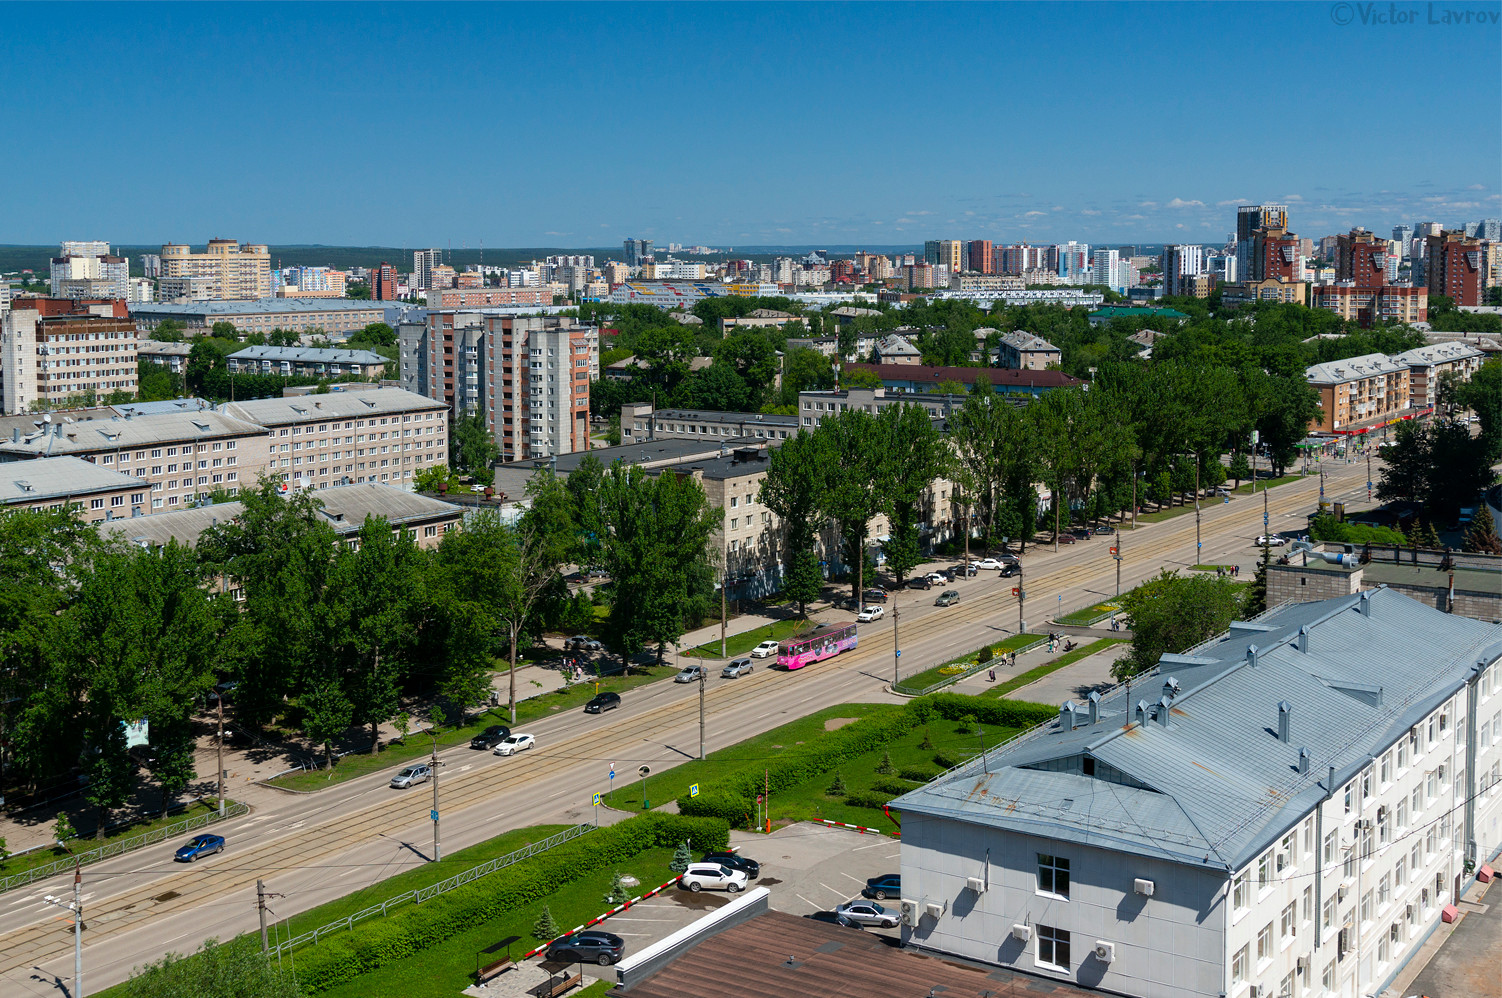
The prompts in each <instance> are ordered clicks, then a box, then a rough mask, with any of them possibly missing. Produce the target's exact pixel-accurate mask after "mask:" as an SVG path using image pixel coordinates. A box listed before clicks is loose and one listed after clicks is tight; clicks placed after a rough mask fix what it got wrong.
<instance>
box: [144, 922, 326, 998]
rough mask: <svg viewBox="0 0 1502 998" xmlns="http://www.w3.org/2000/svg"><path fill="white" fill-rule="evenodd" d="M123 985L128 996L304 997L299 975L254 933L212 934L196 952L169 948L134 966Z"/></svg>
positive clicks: (182, 997)
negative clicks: (269, 953) (226, 938)
mask: <svg viewBox="0 0 1502 998" xmlns="http://www.w3.org/2000/svg"><path fill="white" fill-rule="evenodd" d="M123 990H124V993H125V996H126V998H252V996H253V998H302V989H301V988H299V987H298V986H297V983H296V981H295V980H294V978H293V975H292V974H291V973H290V972H289V971H284V970H282V969H281V968H280V967H278V966H277V965H276V964H275V963H274V962H272V961H271V960H269V959H268V958H267V957H266V956H265V954H263V953H261V952H260V948H259V946H258V945H257V943H256V941H255V940H254V937H252V936H249V935H246V936H241V937H240V938H238V939H233V940H231V941H230V942H227V943H224V944H222V945H221V944H220V943H219V941H218V940H216V939H206V940H204V942H203V945H202V946H200V947H199V949H198V952H197V953H195V954H193V955H192V956H191V957H184V956H181V955H179V954H177V953H168V954H167V955H166V956H164V957H163V958H162V959H160V960H158V961H156V962H154V963H148V964H146V965H145V966H144V967H139V968H137V969H135V970H133V971H132V972H131V976H130V980H128V981H127V982H126V983H125V985H124V989H123Z"/></svg>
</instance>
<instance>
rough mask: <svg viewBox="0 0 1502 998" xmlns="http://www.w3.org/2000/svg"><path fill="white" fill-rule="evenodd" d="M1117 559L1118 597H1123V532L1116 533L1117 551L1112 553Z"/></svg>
mask: <svg viewBox="0 0 1502 998" xmlns="http://www.w3.org/2000/svg"><path fill="white" fill-rule="evenodd" d="M1111 557H1113V558H1115V559H1116V595H1117V596H1120V595H1121V531H1120V530H1117V531H1116V549H1115V550H1114V551H1113V552H1112V553H1111Z"/></svg>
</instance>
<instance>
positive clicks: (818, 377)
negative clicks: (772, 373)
mask: <svg viewBox="0 0 1502 998" xmlns="http://www.w3.org/2000/svg"><path fill="white" fill-rule="evenodd" d="M834 383H835V375H834V365H833V364H832V363H831V361H830V359H829V358H828V357H826V356H825V355H824V354H822V353H820V352H819V351H817V350H810V349H809V348H807V347H795V348H794V349H792V350H789V351H788V352H787V354H786V355H785V356H784V357H783V358H782V389H781V392H780V394H779V395H778V401H779V402H780V403H782V404H783V405H794V406H796V405H797V404H798V393H799V392H813V391H829V390H830V389H832V388H833V387H834Z"/></svg>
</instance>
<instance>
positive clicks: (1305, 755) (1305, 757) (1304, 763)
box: [1299, 748, 1309, 773]
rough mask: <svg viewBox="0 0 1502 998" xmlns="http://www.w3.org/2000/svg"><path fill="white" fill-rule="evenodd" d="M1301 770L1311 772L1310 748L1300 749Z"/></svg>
mask: <svg viewBox="0 0 1502 998" xmlns="http://www.w3.org/2000/svg"><path fill="white" fill-rule="evenodd" d="M1299 772H1301V773H1307V772H1309V750H1308V749H1306V748H1301V749H1299Z"/></svg>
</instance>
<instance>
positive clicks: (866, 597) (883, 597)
mask: <svg viewBox="0 0 1502 998" xmlns="http://www.w3.org/2000/svg"><path fill="white" fill-rule="evenodd" d="M861 599H862V600H863V601H864V602H866V603H885V602H886V601H887V591H886V590H885V589H867V590H866V591H865V592H863V593H861Z"/></svg>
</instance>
